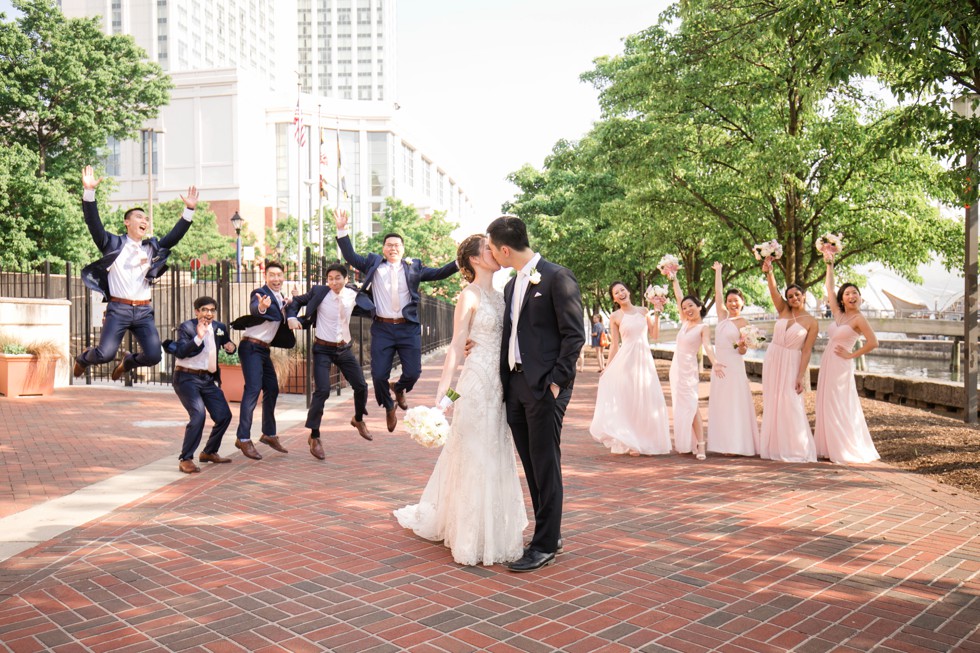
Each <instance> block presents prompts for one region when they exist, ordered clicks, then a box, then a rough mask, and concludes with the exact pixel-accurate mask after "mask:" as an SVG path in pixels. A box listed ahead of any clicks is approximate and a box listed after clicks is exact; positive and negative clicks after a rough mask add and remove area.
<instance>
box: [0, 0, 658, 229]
mask: <svg viewBox="0 0 980 653" xmlns="http://www.w3.org/2000/svg"><path fill="white" fill-rule="evenodd" d="M667 6H668V2H667V1H666V0H606V1H605V2H603V3H598V2H596V1H595V0H462V1H461V0H397V8H398V17H397V20H398V24H397V39H398V43H397V48H398V62H397V65H398V79H399V83H398V97H397V98H396V100H397V102H398V104H399V105H400V106H401V109H400V111H399V112H398V121H399V123H400V124H401V126H402V128H403V129H404V130H405V132H406V134H407V135H408V136H409V137H410V138H412V140H414V141H416V142H418V143H419V144H420V145H421V146H422V147H423V148H424V149H425V150H426V151H428V152H431V153H432V155H433V156H434V157H435V158H436V159H437V160H438V161H439V162H440V163H441V164H442V165H444V167H445V168H446V169H448V170H449V171H450V173H451V174H452V175H453V176H455V177H456V178H457V180H458V181H459V183H460V185H461V186H462V188H463V189H464V191H466V192H467V193H468V194H469V196H470V198H471V199H472V201H473V204H474V206H475V208H476V213H477V218H476V220H477V223H478V224H476V225H474V227H479V226H480V223H482V224H484V225H485V224H486V222H489V221H490V220H491V219H492V218H494V217H496V216H497V215H498V213H499V210H500V205H501V204H502V203H503V202H504V201H506V200H508V199H511V198H512V197H513V195H514V187H513V186H512V185H510V184H509V183H508V182H507V181H505V179H504V178H505V177H506V176H507V174H508V173H510V172H512V171H514V170H516V169H518V168H520V167H521V166H522V165H523V164H524V163H530V164H532V165H534V166H536V167H540V166H541V165H542V163H543V162H544V158H545V157H546V156H547V155H548V153H549V152H550V151H551V148H552V146H553V145H554V144H555V142H556V141H557V140H559V139H561V138H568V139H576V138H578V137H580V136H581V135H582V134H584V133H585V132H587V131H588V130H589V128H590V127H591V125H592V122H593V121H595V120H596V119H597V118H598V117H599V107H598V103H597V102H596V92H595V90H594V89H593V88H592V87H591V86H590V85H588V84H584V83H582V82H580V81H579V75H581V74H582V73H583V72H586V71H588V70H590V69H591V68H592V60H593V59H594V58H596V57H598V56H601V55H606V54H617V53H619V52H621V50H622V39H623V37H625V36H627V35H629V34H632V33H635V32H638V31H640V30H642V29H644V28H646V27H648V26H649V25H652V24H654V23H655V22H656V21H657V17H658V16H659V14H660V12H662V11H663V10H664V9H665V8H666V7H667ZM10 9H11V4H10V0H0V11H3V12H6V13H8V16H9V13H10Z"/></svg>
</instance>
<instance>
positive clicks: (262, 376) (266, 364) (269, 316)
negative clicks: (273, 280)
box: [231, 286, 296, 440]
mask: <svg viewBox="0 0 980 653" xmlns="http://www.w3.org/2000/svg"><path fill="white" fill-rule="evenodd" d="M263 296H265V297H269V298H270V299H272V303H271V304H270V305H269V308H268V309H266V312H265V313H260V312H259V298H260V297H263ZM262 322H278V323H279V330H278V331H276V335H275V337H274V338H273V339H272V346H273V347H282V348H284V349H290V348H292V347H293V346H295V345H296V336H294V335H293V333H292V331H290V330H289V329H288V328H287V327H286V314H285V313H284V312H283V311H282V310H281V309H280V308H279V300H278V299H276V297H275V293H273V292H272V290H271V289H270V288H269V287H268V286H262V287H261V288H256V289H255V290H253V291H252V296H251V302H250V304H249V314H248V315H244V316H242V317H240V318H238V319H237V320H235V321H234V322H232V324H231V325H232V327H234V328H236V329H243V328H247V327H249V326H255V325H257V324H261V323H262ZM238 358H239V359H241V361H242V376H244V377H245V390H244V391H243V392H242V405H241V410H240V411H239V414H238V433H237V436H238V439H239V440H251V439H252V413H254V412H255V406H256V404H258V402H259V393H260V392H261V393H262V435H269V436H275V435H276V400H277V399H278V398H279V379H278V378H277V377H276V370H275V368H274V367H273V366H272V357H271V352H270V350H269V347H263V346H261V345H257V344H255V343H253V342H249V341H247V340H246V341H242V343H241V344H240V345H239V347H238Z"/></svg>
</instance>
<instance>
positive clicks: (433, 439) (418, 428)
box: [404, 406, 449, 447]
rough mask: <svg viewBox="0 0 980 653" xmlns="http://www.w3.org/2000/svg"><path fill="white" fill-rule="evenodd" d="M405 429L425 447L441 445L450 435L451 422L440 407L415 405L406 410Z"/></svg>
mask: <svg viewBox="0 0 980 653" xmlns="http://www.w3.org/2000/svg"><path fill="white" fill-rule="evenodd" d="M404 423H405V430H406V431H408V434H409V435H410V436H411V437H412V439H413V440H415V441H416V442H418V443H419V444H421V445H422V446H423V447H441V446H442V445H444V444H445V443H446V436H447V435H449V422H447V421H446V416H445V415H444V414H443V412H442V410H441V409H439V408H429V407H428V406H415V407H413V408H409V409H408V410H407V411H406V412H405V418H404Z"/></svg>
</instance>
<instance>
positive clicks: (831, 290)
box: [824, 258, 843, 320]
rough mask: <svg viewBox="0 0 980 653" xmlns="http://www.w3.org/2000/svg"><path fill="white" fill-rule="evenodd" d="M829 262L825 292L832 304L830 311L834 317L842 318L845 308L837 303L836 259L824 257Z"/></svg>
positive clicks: (829, 302) (828, 301)
mask: <svg viewBox="0 0 980 653" xmlns="http://www.w3.org/2000/svg"><path fill="white" fill-rule="evenodd" d="M824 261H826V263H827V277H826V279H825V282H824V292H825V293H827V303H828V304H830V312H831V313H833V315H834V319H835V320H837V319H840V316H841V313H842V312H843V309H841V307H840V306H838V305H837V288H835V285H836V284H835V283H834V260H833V259H830V260H829V261H828V260H827V259H826V258H824Z"/></svg>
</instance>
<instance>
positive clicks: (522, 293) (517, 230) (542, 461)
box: [487, 216, 585, 571]
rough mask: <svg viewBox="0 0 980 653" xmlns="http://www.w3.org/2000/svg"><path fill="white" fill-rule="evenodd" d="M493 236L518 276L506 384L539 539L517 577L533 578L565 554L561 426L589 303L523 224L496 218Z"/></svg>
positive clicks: (507, 295) (512, 288) (509, 303)
mask: <svg viewBox="0 0 980 653" xmlns="http://www.w3.org/2000/svg"><path fill="white" fill-rule="evenodd" d="M487 235H488V236H489V237H490V251H491V252H492V253H493V257H494V258H495V259H496V260H497V262H498V263H499V264H500V265H501V266H503V267H509V268H513V269H514V270H516V271H517V276H516V277H515V278H513V279H511V280H510V281H509V282H508V283H507V285H506V287H504V304H505V308H504V328H503V335H502V343H501V349H500V378H501V381H502V382H503V386H504V401H505V402H506V404H507V423H508V424H509V425H510V429H511V432H512V433H513V435H514V444H515V445H516V447H517V453H518V454H519V455H520V457H521V463H523V465H524V476H525V477H526V478H527V486H528V490H529V491H530V493H531V504H532V506H533V508H534V537H533V538H532V539H531V543H530V545H529V546H528V547H527V548H526V549H525V550H524V557H523V558H521V559H520V560H518V561H517V562H514V563H512V564H511V565H510V570H511V571H534V570H535V569H540V568H541V567H544V566H545V565H549V564H551V563H552V562H554V561H555V554H556V553H557V552H558V551H559V550H560V549H561V511H562V498H563V490H562V480H561V448H560V445H561V424H562V420H563V419H564V417H565V409H566V408H567V407H568V402H569V400H570V399H571V398H572V382H573V381H574V380H575V364H576V362H577V361H578V355H579V351H580V350H581V349H582V346H583V345H585V331H584V329H583V326H582V325H583V322H582V296H581V294H580V292H579V287H578V282H577V281H576V280H575V276H574V275H573V274H572V272H571V271H570V270H568V269H567V268H563V267H561V266H560V265H556V264H554V263H550V262H548V261H546V260H544V259H543V258H541V255H540V254H537V253H535V252H534V250H532V249H531V246H530V243H529V242H528V239H527V227H525V225H524V223H523V222H522V221H521V219H520V218H516V217H512V216H503V217H500V218H497V219H496V220H494V221H493V222H491V223H490V226H489V227H488V228H487Z"/></svg>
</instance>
